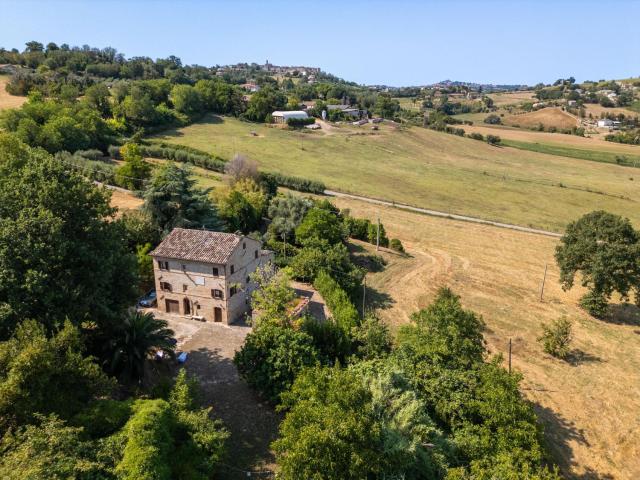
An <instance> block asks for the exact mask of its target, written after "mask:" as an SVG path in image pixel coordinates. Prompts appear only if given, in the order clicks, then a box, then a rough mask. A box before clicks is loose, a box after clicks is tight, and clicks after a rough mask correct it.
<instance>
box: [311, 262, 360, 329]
mask: <svg viewBox="0 0 640 480" xmlns="http://www.w3.org/2000/svg"><path fill="white" fill-rule="evenodd" d="M313 286H314V288H315V289H316V290H318V292H320V295H322V298H324V301H325V302H327V307H329V310H330V311H331V315H332V316H333V319H334V320H335V322H336V323H337V324H338V325H339V326H340V327H341V328H342V329H343V330H344V331H345V332H349V331H351V329H352V328H353V327H355V326H357V325H358V323H359V318H358V311H357V310H356V307H355V306H354V305H353V303H351V300H350V299H349V295H347V292H345V291H344V290H343V289H342V288H341V287H340V285H339V284H338V282H336V281H335V280H334V279H333V278H332V277H331V276H330V275H329V274H328V273H327V272H326V271H321V272H320V273H319V274H318V276H317V277H316V279H315V280H314V282H313Z"/></svg>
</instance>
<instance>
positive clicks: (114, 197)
mask: <svg viewBox="0 0 640 480" xmlns="http://www.w3.org/2000/svg"><path fill="white" fill-rule="evenodd" d="M142 203H143V201H142V199H141V198H138V197H134V196H133V195H131V194H129V193H126V192H123V191H122V190H111V206H113V207H117V208H118V213H122V212H124V211H126V210H135V209H136V208H140V207H141V206H142Z"/></svg>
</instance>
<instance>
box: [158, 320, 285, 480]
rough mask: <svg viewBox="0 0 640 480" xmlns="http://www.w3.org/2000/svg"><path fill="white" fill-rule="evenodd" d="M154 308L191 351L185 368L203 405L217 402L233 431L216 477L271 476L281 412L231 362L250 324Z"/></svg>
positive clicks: (219, 415) (183, 348)
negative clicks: (196, 383) (202, 318)
mask: <svg viewBox="0 0 640 480" xmlns="http://www.w3.org/2000/svg"><path fill="white" fill-rule="evenodd" d="M153 313H154V315H156V316H157V317H158V318H164V319H166V320H167V321H168V322H169V326H170V328H172V329H173V330H174V332H175V336H176V339H177V340H178V350H179V351H183V352H187V353H188V358H187V361H186V363H185V367H186V369H187V372H188V373H189V374H191V375H195V376H196V377H197V378H198V381H199V383H200V386H201V388H202V391H203V397H204V404H205V405H206V406H211V407H213V416H214V417H216V418H220V419H222V421H223V422H224V423H225V425H226V427H227V428H228V430H229V431H230V432H231V436H230V438H229V440H228V441H227V457H226V459H225V460H224V462H223V464H222V466H221V468H220V470H219V473H218V474H217V475H216V477H215V478H216V479H220V480H227V479H229V480H231V479H237V478H246V477H249V476H250V477H251V478H254V477H255V478H272V472H273V469H274V467H275V460H274V457H273V453H272V452H271V449H270V445H271V442H272V441H273V440H275V438H276V435H277V431H278V425H279V423H280V415H278V414H277V413H275V412H274V410H273V408H271V407H270V406H269V405H268V404H267V403H266V402H263V401H261V400H260V399H259V398H258V397H257V396H256V394H255V393H254V392H253V390H251V389H250V388H249V386H248V385H247V384H246V383H245V382H244V381H243V380H242V379H241V378H240V376H239V374H238V370H237V369H236V367H235V365H234V364H233V356H234V355H235V352H236V351H237V350H239V349H240V347H241V346H242V344H243V343H244V339H245V337H246V336H247V334H248V333H249V332H250V330H251V329H250V328H249V327H247V326H240V325H232V326H226V325H222V324H215V323H203V322H198V321H196V320H191V319H187V318H185V317H181V316H177V315H168V314H165V313H162V312H158V311H157V310H153ZM249 473H250V474H251V475H249Z"/></svg>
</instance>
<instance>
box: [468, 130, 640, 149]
mask: <svg viewBox="0 0 640 480" xmlns="http://www.w3.org/2000/svg"><path fill="white" fill-rule="evenodd" d="M463 128H464V131H465V132H467V133H472V132H477V133H481V134H482V135H487V134H491V135H498V136H500V137H501V138H503V139H508V140H516V141H520V142H531V143H543V144H548V145H558V146H564V147H572V148H582V149H585V150H598V151H604V152H612V153H617V154H620V155H640V147H638V146H637V145H625V144H623V143H615V142H607V141H606V140H604V138H603V136H602V135H594V136H589V137H579V136H577V135H567V134H562V133H549V132H536V131H534V130H525V129H522V128H515V127H509V126H502V125H487V124H475V125H463Z"/></svg>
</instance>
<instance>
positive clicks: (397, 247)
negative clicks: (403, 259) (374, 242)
mask: <svg viewBox="0 0 640 480" xmlns="http://www.w3.org/2000/svg"><path fill="white" fill-rule="evenodd" d="M389 248H391V250H394V251H396V252H398V253H404V247H403V246H402V242H401V241H400V240H398V239H397V238H392V239H391V241H390V242H389Z"/></svg>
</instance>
